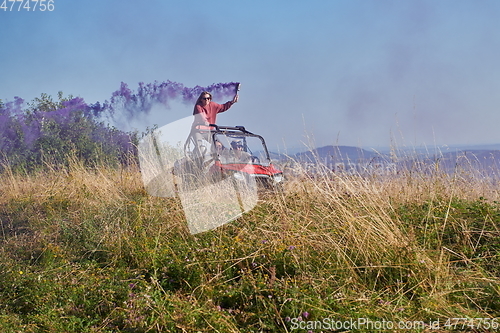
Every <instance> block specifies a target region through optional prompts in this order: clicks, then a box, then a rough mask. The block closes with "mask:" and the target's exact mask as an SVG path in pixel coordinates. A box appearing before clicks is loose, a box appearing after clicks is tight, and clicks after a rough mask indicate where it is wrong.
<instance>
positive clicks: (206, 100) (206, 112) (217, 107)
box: [193, 91, 238, 130]
mask: <svg viewBox="0 0 500 333" xmlns="http://www.w3.org/2000/svg"><path fill="white" fill-rule="evenodd" d="M236 102H238V95H237V94H236V95H235V96H234V98H233V100H232V101H229V102H226V103H224V104H217V103H215V102H213V101H212V94H210V93H209V92H207V91H204V92H202V93H201V94H200V97H198V100H197V101H196V105H195V106H194V111H193V115H194V124H193V125H194V127H195V128H196V129H199V130H210V127H209V126H208V125H210V124H215V123H216V122H215V120H216V118H217V114H218V113H221V112H224V111H227V110H228V109H229V108H230V107H231V106H232V105H233V104H234V103H236Z"/></svg>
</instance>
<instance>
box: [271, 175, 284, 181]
mask: <svg viewBox="0 0 500 333" xmlns="http://www.w3.org/2000/svg"><path fill="white" fill-rule="evenodd" d="M273 179H274V182H275V183H280V182H282V181H283V174H282V173H279V174H277V175H274V177H273Z"/></svg>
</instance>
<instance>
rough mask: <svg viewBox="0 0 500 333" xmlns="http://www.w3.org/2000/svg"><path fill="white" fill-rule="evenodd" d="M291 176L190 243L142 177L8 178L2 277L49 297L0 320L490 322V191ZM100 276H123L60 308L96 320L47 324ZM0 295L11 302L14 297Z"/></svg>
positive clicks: (413, 179)
mask: <svg viewBox="0 0 500 333" xmlns="http://www.w3.org/2000/svg"><path fill="white" fill-rule="evenodd" d="M297 168H298V169H297V170H295V171H296V172H295V173H294V174H296V175H297V176H296V177H289V178H288V179H287V182H286V184H285V191H284V192H283V193H277V194H267V195H266V196H264V197H261V199H260V200H259V202H258V204H257V206H256V207H255V208H254V209H253V210H251V211H250V212H249V213H247V214H245V215H243V216H242V217H241V218H239V219H237V220H236V221H233V222H231V223H229V224H227V225H225V226H222V227H220V228H217V229H215V230H212V231H209V232H206V233H202V234H199V235H194V236H193V235H190V234H189V231H188V229H187V225H186V222H185V217H184V214H183V211H182V206H181V205H180V202H179V200H178V199H174V198H156V197H152V196H149V195H148V194H147V193H146V191H145V190H144V187H143V184H142V180H141V175H140V172H139V169H138V168H137V167H133V166H132V167H128V168H123V169H117V168H108V167H106V166H99V167H95V168H85V167H84V166H83V165H82V164H81V163H79V162H78V161H76V160H75V161H73V162H72V163H71V165H70V166H69V167H68V168H65V169H50V168H49V169H47V170H46V171H43V172H41V171H40V172H38V173H35V174H29V175H27V174H14V173H12V172H10V171H9V170H8V169H7V171H6V172H4V173H3V174H2V175H0V184H2V187H1V189H0V191H1V196H0V207H1V212H0V217H1V220H2V229H1V232H2V233H1V235H0V237H1V240H0V244H1V256H2V265H3V266H2V267H3V268H4V271H3V272H2V278H3V280H4V281H8V283H9V285H15V284H20V285H21V284H23V283H24V284H26V283H28V282H27V281H28V280H26V279H28V277H27V276H30V274H32V277H33V279H35V278H34V277H36V276H38V278H37V279H38V280H39V281H45V282H43V283H44V287H43V288H45V289H43V288H42V287H40V288H42V289H43V290H45V291H46V296H45V300H44V302H42V301H41V300H40V302H39V303H38V301H37V298H35V296H33V295H32V294H30V293H29V292H28V291H25V293H26V296H24V297H26V298H28V299H30V302H31V303H33V304H35V305H33V307H26V308H23V307H19V306H17V305H11V306H10V307H6V308H4V309H3V310H2V309H0V319H1V318H3V319H5V320H6V322H7V318H14V316H16V318H18V319H15V320H14V319H9V320H10V322H11V323H18V322H19V323H20V324H11V325H12V327H16V328H19V327H25V328H26V327H28V326H26V325H27V324H26V323H28V322H35V323H36V325H38V326H36V327H38V328H40V327H49V326H50V325H49V324H48V323H49V322H50V321H51V320H52V321H53V324H52V325H56V323H57V325H58V326H53V327H52V329H53V331H71V329H70V328H69V327H70V325H69V324H68V322H71V320H75V321H76V319H75V318H80V320H81V321H82V324H81V325H82V326H79V327H80V329H84V330H86V331H93V332H96V331H99V332H105V331H112V330H114V329H116V330H126V329H129V330H130V329H137V330H138V331H141V332H142V331H144V332H146V331H165V332H166V331H175V330H177V331H179V332H181V331H186V332H189V331H196V330H203V331H225V332H239V331H251V330H260V331H288V330H289V329H290V325H289V320H290V318H293V317H297V316H302V317H303V319H311V318H313V319H314V318H315V319H321V318H324V317H327V316H330V317H331V316H334V317H335V318H339V319H348V318H352V317H361V316H364V317H370V318H385V319H386V320H394V321H397V320H403V319H419V320H420V319H422V320H423V319H425V320H428V319H429V318H451V317H464V316H468V317H481V318H483V317H495V316H498V315H499V311H500V304H498V302H496V301H491V299H492V298H493V299H498V298H499V297H498V296H499V290H500V289H499V276H498V272H499V271H498V269H496V268H495V267H493V266H491V265H489V263H488V262H490V263H496V262H499V257H498V256H499V254H498V252H495V251H497V249H498V247H497V246H498V242H497V239H498V236H499V235H500V233H499V228H498V227H499V226H498V224H499V223H500V213H499V206H498V202H499V193H498V189H499V187H498V185H499V184H498V181H497V180H495V179H492V178H489V177H486V176H483V175H480V174H478V173H477V172H476V171H475V170H471V172H467V170H464V169H461V170H460V171H459V172H458V171H457V172H455V173H451V174H447V173H444V172H441V171H440V170H435V172H432V173H429V172H420V171H419V170H411V169H406V170H399V172H398V173H393V174H338V173H337V174H336V173H332V172H330V171H328V170H323V171H322V172H321V173H319V174H314V175H308V174H307V173H306V172H305V171H304V170H301V169H300V167H297ZM89 265H90V267H92V270H91V269H89V268H88V267H89ZM6 267H15V269H14V268H9V269H7V268H6ZM58 270H61V273H57V272H58ZM96 270H97V271H98V272H99V274H101V275H102V276H101V280H105V279H106V278H105V274H108V275H109V276H114V275H113V274H117V275H119V276H120V278H118V280H117V282H116V285H114V284H113V286H108V287H106V286H101V289H97V290H96V291H94V292H95V294H92V295H93V297H95V301H91V300H92V299H93V298H91V297H89V296H87V298H83V299H84V300H83V301H82V300H80V302H83V303H84V305H82V304H77V302H76V301H74V300H67V302H68V303H71V302H73V303H74V304H73V303H71V304H73V305H71V306H69V305H68V309H69V308H71V309H73V308H72V306H73V307H76V308H78V309H80V308H82V307H84V308H85V306H87V307H88V308H89V310H88V311H91V309H94V310H95V313H94V320H90V319H84V318H86V317H85V316H86V315H87V314H83V310H81V311H80V310H78V311H77V310H74V309H73V310H71V311H70V310H67V309H66V307H65V306H62V309H63V310H60V311H62V315H61V316H62V317H63V318H66V319H57V320H56V319H54V318H53V317H50V313H52V312H51V311H53V310H54V309H55V308H57V306H61V302H62V301H61V300H60V298H59V297H58V296H57V293H58V292H61V288H63V287H62V286H66V287H65V288H68V290H69V292H70V293H73V294H74V296H73V297H69V298H72V299H74V298H77V297H80V296H81V295H80V294H79V293H80V292H83V291H81V290H80V289H78V288H76V286H74V285H73V284H71V283H69V282H64V281H66V280H67V279H68V277H73V278H74V277H77V280H78V283H80V284H83V285H87V284H88V285H89V286H90V285H91V284H92V282H91V281H94V280H95V278H96V277H92V276H93V275H92V274H97V273H95V272H96ZM109 270H113V272H114V273H110V272H109ZM16 272H24V274H22V275H20V274H18V273H16ZM28 272H30V273H29V274H28ZM106 272H107V273H106ZM118 272H120V273H118ZM45 278H47V279H45ZM49 278H50V279H49ZM65 279H66V280H65ZM114 279H116V278H114ZM101 280H100V281H101ZM29 281H31V282H29V283H34V282H33V281H32V280H29ZM40 283H41V282H40ZM65 283H69V286H68V285H66V284H65ZM30 285H31V284H30ZM57 285H59V287H56V286H57ZM129 285H133V287H130V288H135V289H134V290H133V292H132V291H130V292H126V289H127V288H128V287H127V286H129ZM118 286H119V287H118ZM89 288H90V287H89ZM106 288H107V289H106ZM113 288H115V289H113ZM120 288H121V289H120ZM124 289H125V291H124ZM0 290H3V291H2V293H1V294H0V295H1V296H0V297H2V301H3V302H4V303H5V304H10V303H9V302H13V303H12V304H14V303H15V300H16V299H18V298H15V297H14V298H12V299H11V298H9V296H8V295H9V293H8V291H6V289H5V285H4V286H3V289H2V288H0ZM78 295H80V296H78ZM99 295H107V296H106V298H107V299H108V300H107V301H106V302H105V301H104V300H103V299H100V298H99ZM30 297H33V299H31V298H30ZM37 297H38V296H37ZM103 298H104V296H103ZM13 299H14V300H13ZM56 299H57V301H56ZM92 302H94V303H92ZM31 303H30V304H31ZM87 303H88V304H87ZM16 304H17V303H16ZM43 304H46V305H43ZM57 304H59V305H57ZM85 304H86V305H85ZM124 304H129V306H128V307H127V306H125V305H124ZM141 304H142V305H141ZM9 309H10V310H9ZM25 309H31V310H32V311H35V310H36V311H38V312H37V313H38V315H39V318H38V319H36V318H34V317H33V316H31V315H30V314H29V311H28V310H25ZM33 309H35V310H33ZM64 309H66V310H64ZM304 313H307V316H306V315H304ZM58 314H60V313H58ZM200 314H203V315H202V317H204V318H208V319H205V320H202V319H200V317H199V316H200ZM11 316H12V317H11ZM19 318H21V319H19ZM43 318H45V319H43ZM16 325H17V326H16ZM23 325H25V326H23ZM44 325H45V326H44ZM47 325H49V326H47ZM73 325H74V323H73ZM0 327H2V326H0ZM6 327H7V326H6ZM75 327H76V326H75ZM27 331H29V330H27ZM33 331H36V330H35V329H33ZM73 331H78V330H77V329H74V330H73Z"/></svg>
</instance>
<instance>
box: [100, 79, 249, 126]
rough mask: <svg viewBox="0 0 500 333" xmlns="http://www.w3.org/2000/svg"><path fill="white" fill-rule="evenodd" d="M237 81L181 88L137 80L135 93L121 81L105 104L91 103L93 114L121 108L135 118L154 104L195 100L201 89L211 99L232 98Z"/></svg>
mask: <svg viewBox="0 0 500 333" xmlns="http://www.w3.org/2000/svg"><path fill="white" fill-rule="evenodd" d="M238 84H239V83H237V82H229V83H214V84H212V85H210V86H207V87H201V86H196V87H194V88H188V87H184V85H183V84H182V83H178V82H172V81H165V82H157V81H155V82H153V83H148V84H144V83H143V82H140V83H139V87H138V89H137V92H134V91H132V90H131V89H130V88H129V87H128V85H127V84H126V83H124V82H122V83H121V86H120V89H119V90H117V91H115V92H114V93H113V94H112V95H111V100H110V101H109V102H108V101H105V102H104V104H102V105H101V104H99V103H96V104H94V105H92V106H91V108H92V112H93V113H94V114H99V113H102V112H105V113H108V114H109V115H110V116H111V117H113V115H114V114H115V112H116V111H122V112H123V113H124V114H125V116H126V117H130V118H134V117H137V116H139V115H140V114H148V113H149V111H150V110H151V108H152V107H153V106H154V105H155V104H160V105H163V106H165V107H166V108H168V107H169V103H170V101H173V100H177V101H181V102H183V103H186V104H188V103H192V104H193V105H194V103H195V102H196V99H197V98H198V96H199V95H200V94H201V93H202V92H203V91H208V92H210V93H211V94H212V95H213V96H214V99H217V100H220V99H223V98H229V97H231V98H232V97H233V96H234V95H235V94H236V92H237V91H236V90H237V87H238Z"/></svg>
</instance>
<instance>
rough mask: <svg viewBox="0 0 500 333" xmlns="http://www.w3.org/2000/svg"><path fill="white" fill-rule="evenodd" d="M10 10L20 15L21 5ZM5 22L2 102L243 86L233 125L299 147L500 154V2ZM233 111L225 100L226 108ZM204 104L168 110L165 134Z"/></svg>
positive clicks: (187, 0) (171, 6)
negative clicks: (499, 148)
mask: <svg viewBox="0 0 500 333" xmlns="http://www.w3.org/2000/svg"><path fill="white" fill-rule="evenodd" d="M9 6H10V5H9ZM17 7H18V5H17V4H16V5H15V7H14V11H9V10H7V11H3V10H0V27H1V29H0V45H1V51H0V99H2V100H3V101H9V100H13V98H14V96H19V97H22V98H24V99H25V100H27V101H29V100H31V99H33V98H34V97H37V96H39V95H40V94H41V93H48V94H51V95H53V96H56V94H57V92H58V91H63V92H64V93H65V94H72V95H74V96H80V97H82V98H84V99H85V101H86V102H87V103H94V102H97V101H100V102H102V101H104V100H106V99H109V98H110V97H111V93H112V92H114V91H115V90H117V89H119V87H120V83H121V82H125V83H127V84H128V85H129V87H130V88H133V89H135V88H136V87H137V85H138V83H139V82H145V83H149V82H153V81H155V80H156V81H160V82H161V81H166V80H171V81H176V82H180V83H182V84H184V85H185V86H188V87H193V86H195V85H201V86H208V85H210V84H212V83H218V82H231V81H237V82H241V83H242V90H241V92H240V102H239V103H238V104H236V105H234V106H233V108H231V109H230V110H229V111H227V112H226V113H224V114H221V115H219V117H218V123H219V124H221V125H245V126H246V127H247V128H248V129H250V130H252V131H254V132H256V133H259V134H262V135H264V136H265V137H266V139H267V140H268V141H269V142H270V145H271V146H272V149H274V147H275V146H276V145H279V146H281V147H283V146H284V145H286V146H287V147H288V148H293V147H297V146H302V143H301V142H307V141H308V138H311V139H314V141H315V144H316V145H317V146H322V145H327V144H340V145H356V146H361V147H364V148H368V147H373V146H388V145H390V144H391V143H395V144H397V145H402V146H421V145H423V144H425V145H430V146H434V145H453V144H488V143H500V131H498V129H497V127H498V124H500V112H499V111H500V110H499V108H500V93H499V90H500V89H499V88H500V61H498V59H500V20H499V19H498V18H499V17H500V2H499V1H496V0H484V1H481V2H476V1H463V0H449V1H448V0H439V1H436V0H422V1H420V0H418V1H417V0H408V1H401V0H394V1H388V0H387V1H385V0H363V1H359V0H321V1H319V0H318V1H317V0H310V1H294V0H287V1H278V0H274V1H273V0H266V1H261V0H252V1H246V0H241V1H220V0H219V1H211V2H206V1H195V0H182V1H181V0H179V1H173V0H169V1H154V0H150V1H147V2H138V1H127V0H121V1H116V0H106V1H96V0H88V1H68V0H54V10H53V11H52V12H48V11H46V12H40V11H37V12H27V11H26V10H21V11H17ZM218 102H225V101H218ZM191 111H192V106H183V105H176V104H173V105H172V107H171V108H170V109H169V110H165V109H161V108H159V109H155V110H154V112H152V113H151V114H150V115H149V116H147V117H146V116H144V119H141V122H140V123H137V122H134V123H131V124H129V125H130V127H141V126H142V127H144V126H146V125H152V124H158V125H159V126H162V125H165V124H167V123H169V122H172V121H175V120H177V119H180V118H183V117H185V116H188V115H190V114H191Z"/></svg>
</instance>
